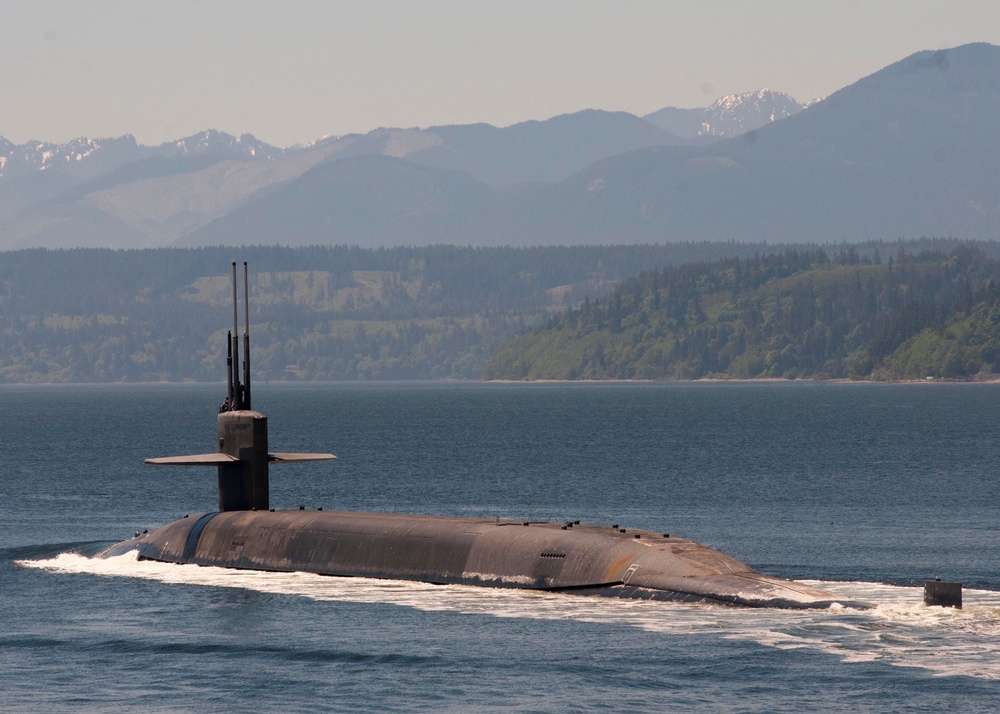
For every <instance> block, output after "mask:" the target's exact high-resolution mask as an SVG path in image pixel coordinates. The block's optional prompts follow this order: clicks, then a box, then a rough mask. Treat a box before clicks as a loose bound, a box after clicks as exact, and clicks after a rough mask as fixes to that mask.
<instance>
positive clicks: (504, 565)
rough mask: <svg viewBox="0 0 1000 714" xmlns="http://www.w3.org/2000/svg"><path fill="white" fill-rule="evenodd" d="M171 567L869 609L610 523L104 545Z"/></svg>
mask: <svg viewBox="0 0 1000 714" xmlns="http://www.w3.org/2000/svg"><path fill="white" fill-rule="evenodd" d="M131 551H137V552H138V554H139V557H140V558H141V559H147V560H156V561H162V562H169V563H193V564H198V565H205V566H217V567H225V568H237V569H246V570H262V571H277V572H293V571H301V572H312V573H318V574H321V575H330V576H348V577H351V576H353V577H368V578H384V579H393V580H413V581H419V582H426V583H437V584H459V585H474V586H485V587H506V588H521V589H529V590H542V591H552V592H565V593H572V594H578V595H595V596H603V597H619V598H630V599H645V600H668V601H681V602H711V603H717V604H723V605H736V606H744V607H783V608H796V609H801V608H823V607H829V606H831V605H833V604H839V605H841V606H845V607H865V605H863V604H862V603H858V602H854V601H849V600H843V599H842V598H838V597H837V596H836V595H834V594H833V593H830V592H828V591H825V590H820V589H817V588H812V587H809V586H806V585H803V584H801V583H796V582H792V581H788V580H782V579H780V578H773V577H770V576H766V575H762V574H761V573H759V572H757V571H755V570H753V569H752V568H750V567H749V566H747V565H745V564H744V563H741V562H740V561H738V560H735V559H734V558H731V557H729V556H727V555H725V554H723V553H721V552H719V551H716V550H713V549H711V548H708V547H707V546H704V545H701V544H699V543H696V542H694V541H690V540H686V539H683V538H677V537H675V536H671V535H667V534H664V533H655V532H651V531H642V530H633V529H620V528H611V527H607V526H593V525H579V524H572V523H566V524H553V523H528V522H520V521H499V520H479V519H470V518H449V517H441V516H417V515H403V514H380V513H351V512H330V511H277V512H275V511H226V512H221V513H216V512H213V513H205V514H198V515H195V516H191V517H186V518H184V519H181V520H179V521H175V522H173V523H169V524H167V525H165V526H162V527H160V528H157V529H156V530H154V531H152V532H150V533H147V534H144V535H142V536H139V537H136V538H133V539H132V540H128V541H124V542H122V543H119V544H117V545H114V546H112V547H110V548H108V549H106V550H104V551H103V552H102V553H101V554H100V556H101V557H112V556H116V555H122V554H125V553H127V552H131Z"/></svg>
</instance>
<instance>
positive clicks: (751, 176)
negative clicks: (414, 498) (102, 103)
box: [0, 44, 1000, 249]
mask: <svg viewBox="0 0 1000 714" xmlns="http://www.w3.org/2000/svg"><path fill="white" fill-rule="evenodd" d="M998 110H1000V48H998V47H995V46H992V45H986V44H974V45H965V46H962V47H958V48H955V49H952V50H948V51H937V52H921V53H917V54H915V55H912V56H910V57H908V58H905V59H903V60H901V61H899V62H897V63H895V64H893V65H890V66H889V67H886V68H885V69H883V70H881V71H879V72H876V73H875V74H873V75H871V76H869V77H866V78H864V79H861V80H859V81H858V82H856V83H854V84H852V85H850V86H849V87H846V88H844V89H842V90H840V91H839V92H836V93H835V94H833V95H831V96H830V97H828V98H826V99H824V100H822V101H818V102H815V103H812V104H810V105H809V106H808V107H806V108H804V109H803V105H802V104H800V103H798V102H796V101H795V100H792V99H791V98H790V97H788V96H787V95H783V94H780V93H778V92H768V91H761V92H753V93H749V94H746V95H740V96H739V97H728V98H724V99H722V100H720V101H719V102H717V103H716V104H715V105H713V106H712V107H708V108H706V109H702V110H679V109H674V108H665V109H663V110H660V111H658V112H654V113H653V114H650V115H647V116H646V117H637V116H634V115H631V114H627V113H624V112H606V111H596V110H585V111H581V112H578V113H575V114H569V115H564V116H560V117H554V118H552V119H549V120H547V121H536V122H525V123H522V124H517V125H514V126H511V127H507V128H496V127H493V126H490V125H486V124H477V125H466V126H444V127H431V128H427V129H377V130H375V131H372V132H370V133H368V134H365V135H351V136H346V137H340V138H328V139H324V140H320V141H318V142H315V143H314V144H311V145H308V146H299V147H290V148H279V147H273V146H268V145H266V144H263V143H262V142H259V141H257V140H256V139H255V138H254V137H252V136H250V135H244V136H242V137H239V138H235V137H232V136H229V135H226V134H223V133H220V132H215V131H207V132H204V133H203V134H200V135H196V136H194V137H188V138H186V139H183V140H179V141H177V142H171V143H168V144H164V145H162V146H159V147H145V146H140V145H138V144H137V143H136V141H135V139H134V138H132V137H129V136H126V137H121V138H118V139H110V140H99V141H90V140H83V139H81V140H78V141H75V142H71V143H70V144H66V145H58V146H56V145H48V144H44V143H40V142H32V143H30V144H25V145H22V146H14V145H13V144H11V143H10V142H7V141H6V140H3V139H2V138H0V221H2V222H3V223H2V225H3V226H4V228H3V230H2V231H0V249H16V248H26V247H38V246H42V247H70V246H73V247H78V246H82V247H115V248H121V247H127V248H144V247H159V246H171V245H176V246H199V245H219V244H284V245H293V246H294V245H313V244H319V245H334V244H351V245H360V246H369V247H370V246H393V245H428V244H436V243H455V244H460V245H553V244H567V245H574V244H626V243H637V242H652V243H662V242H675V241H686V240H694V241H700V240H725V241H730V240H732V241H738V242H741V241H759V240H767V241H771V242H796V243H801V242H804V241H814V242H823V241H826V242H829V241H863V240H879V239H883V240H892V239H894V238H897V237H909V238H914V237H919V236H952V237H955V238H961V239H979V240H982V239H986V240H990V239H995V238H996V237H997V235H998V233H1000V161H998V159H1000V130H998V129H997V123H996V120H997V117H998V115H1000V112H998Z"/></svg>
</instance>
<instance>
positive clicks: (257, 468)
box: [146, 261, 336, 511]
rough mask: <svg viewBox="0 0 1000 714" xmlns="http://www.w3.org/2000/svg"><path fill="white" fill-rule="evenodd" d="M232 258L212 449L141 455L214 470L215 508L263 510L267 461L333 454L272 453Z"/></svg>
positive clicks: (246, 303)
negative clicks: (254, 399)
mask: <svg viewBox="0 0 1000 714" xmlns="http://www.w3.org/2000/svg"><path fill="white" fill-rule="evenodd" d="M238 314H239V309H238V304H237V280H236V262H235V261H233V330H232V331H231V332H230V333H229V334H228V339H227V341H228V347H227V356H226V374H227V386H226V399H225V401H223V402H222V406H220V407H219V419H218V443H217V449H218V451H216V452H215V453H212V454H195V455H191V456H165V457H160V458H155V459H146V463H147V464H156V465H171V466H208V465H215V466H218V469H219V511H256V510H261V511H266V510H268V508H269V507H270V500H269V483H268V466H269V464H271V463H293V462H300V461H323V460H326V459H333V458H336V457H335V456H334V455H333V454H301V453H271V452H269V451H268V444H267V417H266V416H264V415H263V414H261V413H260V412H257V411H254V410H253V409H252V408H251V406H250V309H249V284H248V281H247V263H246V261H243V318H244V319H243V364H242V377H243V379H242V381H240V373H241V369H240V340H239V321H238Z"/></svg>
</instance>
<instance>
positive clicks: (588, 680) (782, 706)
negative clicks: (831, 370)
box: [0, 383, 1000, 712]
mask: <svg viewBox="0 0 1000 714" xmlns="http://www.w3.org/2000/svg"><path fill="white" fill-rule="evenodd" d="M222 396H223V394H222V390H221V388H220V387H219V386H214V385H150V386H123V385H116V386H69V387H13V386H5V387H0V446H2V450H3V456H4V458H3V464H2V466H0V710H2V711H11V712H56V711H73V712H75V711H82V712H106V711H143V712H206V711H213V712H214V711H247V712H249V711H262V710H268V711H281V712H314V711H357V710H371V711H398V712H409V711H538V712H562V711H577V710H582V711H605V710H609V709H613V710H631V711H654V712H655V711H666V710H670V709H673V710H679V711H713V712H714V711H741V712H742V711H748V712H773V711H845V710H854V711H927V712H938V711H942V710H946V711H962V712H974V711H984V712H985V711H996V710H997V709H998V708H1000V538H998V530H1000V527H998V516H1000V505H998V504H1000V479H998V474H997V472H998V464H1000V434H998V424H1000V419H998V415H1000V385H994V384H915V385H872V384H824V383H769V384H729V383H724V384H715V383H706V384H700V383H699V384H586V385H577V384H514V385H511V384H436V383H435V384H365V385H356V384H329V385H271V384H260V385H254V406H255V407H256V408H257V409H259V410H260V411H263V412H265V413H266V414H267V415H268V417H269V426H270V444H271V448H272V449H274V450H281V451H332V452H333V453H335V454H337V456H338V460H337V461H335V462H319V463H310V464H301V465H288V466H280V467H275V468H272V470H271V501H272V505H275V506H277V507H279V508H281V507H289V508H296V507H298V505H305V506H306V507H307V508H313V507H316V506H323V507H324V508H327V509H333V508H336V509H349V510H370V511H398V512H415V513H440V514H449V515H457V516H477V517H490V518H492V517H495V516H496V517H501V518H507V517H510V518H518V519H520V518H523V519H533V520H545V519H547V518H551V519H553V520H556V521H563V520H577V519H579V520H581V521H584V522H592V523H620V524H622V525H623V526H627V527H636V528H650V529H655V530H662V531H666V532H670V533H676V534H678V535H681V536H684V537H688V538H692V539H694V540H698V541H700V542H703V543H706V544H708V545H711V546H713V547H716V548H719V549H720V550H723V551H724V552H726V553H729V554H730V555H732V556H734V557H736V558H738V559H740V560H743V561H745V562H747V563H749V564H750V565H752V566H753V567H755V568H757V569H758V570H761V571H763V572H766V573H769V574H773V575H777V576H781V577H786V578H793V579H798V580H804V581H808V582H811V583H813V584H818V585H819V586H821V587H824V588H828V589H830V590H833V591H835V592H837V593H841V594H843V595H844V596H845V597H850V598H854V599H861V600H865V601H868V602H870V603H871V604H872V605H874V608H873V609H871V610H868V611H854V610H844V609H831V610H822V611H815V612H798V611H788V610H745V609H735V608H724V607H719V606H712V605H693V604H678V603H656V602H629V601H617V600H604V599H600V598H586V597H574V596H569V595H551V594H544V593H531V592H523V591H515V590H491V589H485V588H468V587H455V586H432V585H425V584H420V583H405V582H395V581H375V580H365V579H346V578H324V577H319V576H314V575H309V574H303V573H285V574H273V573H253V572H239V571H232V570H221V569H214V568H200V567H197V566H177V565H165V564H157V563H146V562H137V561H135V560H134V559H132V558H130V557H122V558H116V559H111V560H106V561H101V560H93V559H90V558H86V557H83V556H82V555H79V550H80V549H84V548H86V547H87V546H91V545H93V544H95V543H98V542H104V543H111V542H115V541H118V540H122V539H125V538H128V537H130V536H131V535H132V533H133V532H134V531H135V530H142V529H144V528H152V527H155V526H157V525H159V524H162V523H164V522H167V521H170V520H174V519H176V518H178V517H180V516H183V515H184V514H186V513H193V512H196V511H203V510H211V509H212V508H214V506H215V503H216V492H215V489H216V483H215V473H214V470H213V469H212V468H210V467H203V468H198V467H192V468H168V467H161V468H154V467H150V466H144V465H143V463H142V459H143V458H144V457H149V456H165V455H175V454H184V453H201V452H205V451H212V450H214V440H215V416H216V415H215V411H216V405H217V404H218V403H219V402H220V401H221V399H222ZM933 577H941V578H943V579H947V580H958V581H961V582H963V583H965V593H964V596H965V607H964V609H962V610H953V609H943V608H928V607H925V606H924V605H923V604H922V583H923V580H924V579H927V578H933Z"/></svg>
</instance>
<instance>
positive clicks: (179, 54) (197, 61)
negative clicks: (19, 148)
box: [0, 0, 1000, 146]
mask: <svg viewBox="0 0 1000 714" xmlns="http://www.w3.org/2000/svg"><path fill="white" fill-rule="evenodd" d="M0 28H2V38H3V39H2V41H0V136H4V137H6V138H7V139H9V140H11V141H13V142H15V143H23V142H26V141H28V140H31V139H38V140H44V141H57V142H62V141H66V140H68V139H71V138H74V137H78V136H89V137H108V136H119V135H121V134H126V133H130V134H134V135H135V136H136V138H137V139H138V140H139V142H140V143H143V144H157V143H160V142H162V141H167V140H170V139H176V138H180V137H182V136H187V135H190V134H193V133H195V132H197V131H200V130H202V129H209V128H212V129H219V130H221V131H226V132H229V133H231V134H241V133H244V132H249V133H251V134H254V135H255V136H257V137H258V138H260V139H262V140H263V141H266V142H269V143H272V144H277V145H282V146H284V145H289V144H295V143H301V142H308V141H312V140H314V139H317V138H319V137H321V136H324V135H327V134H345V133H350V132H366V131H369V130H371V129H374V128H376V127H379V126H402V127H409V126H432V125H435V124H465V123H472V122H488V123H490V124H494V125H496V126H507V125H509V124H513V123H516V122H519V121H523V120H526V119H546V118H548V117H551V116H554V115H556V114H563V113H567V112H573V111H577V110H580V109H584V108H588V107H593V108H599V109H611V110H624V111H628V112H632V113H634V114H639V115H642V114H647V113H649V112H652V111H654V110H656V109H660V108H661V107H664V106H679V107H696V106H707V105H708V104H710V103H711V102H713V101H714V100H715V99H717V98H718V97H720V96H722V95H724V94H731V93H737V92H745V91H751V90H754V89H759V88H761V87H769V88H771V89H776V90H781V91H785V92H788V93H789V94H791V95H792V96H794V97H795V98H797V99H800V100H806V99H813V98H817V97H822V96H826V95H828V94H830V93H831V92H833V91H835V90H837V89H840V88H841V87H843V86H845V85H847V84H850V83H852V82H854V81H856V80H858V79H860V78H861V77H864V76H866V75H868V74H871V73H873V72H875V71H877V70H879V69H881V68H882V67H884V66H886V65H887V64H890V63H892V62H895V61H896V60H899V59H902V58H903V57H905V56H907V55H909V54H912V53H913V52H916V51H919V50H925V49H931V50H936V49H942V48H947V47H954V46H956V45H960V44H965V43H967V42H981V41H985V42H990V43H993V44H1000V2H997V0H948V1H946V0H939V1H933V2H931V1H925V0H836V1H832V0H822V1H813V0H756V1H754V0H743V1H737V0H731V1H729V2H721V1H713V0H689V1H681V0H659V1H648V0H618V1H617V2H610V1H607V2H597V1H595V0H526V1H525V0H501V1H499V2H494V1H492V0H423V1H419V0H366V1H364V2H338V1H336V0H300V1H296V0H284V1H282V2H278V1H277V0H275V1H273V2H264V1H262V0H196V1H194V0H170V2H167V1H163V2H153V1H152V0H150V1H147V2H139V1H137V0H76V1H69V0H65V1H61V2H55V1H51V0H0Z"/></svg>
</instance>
